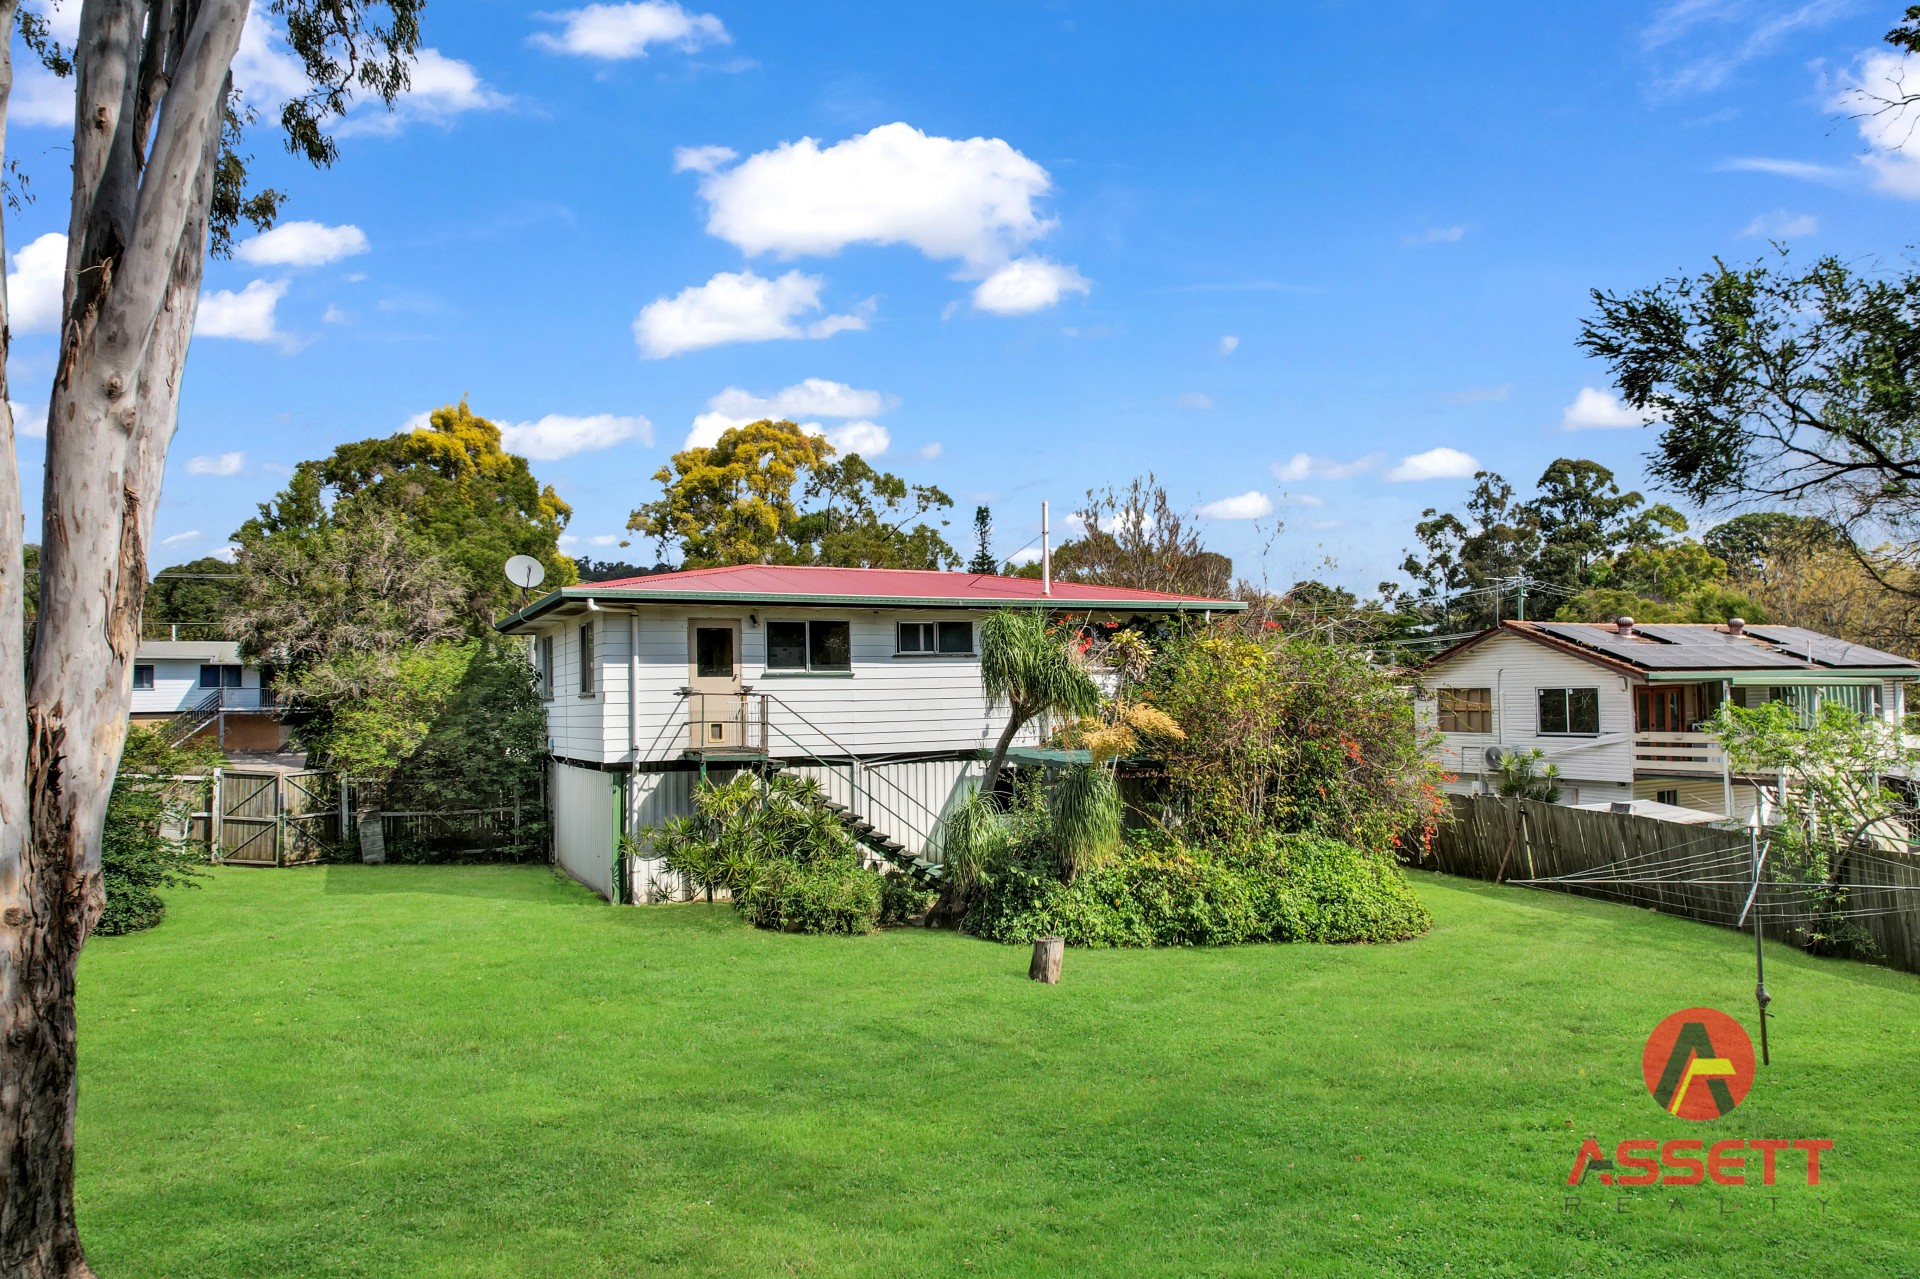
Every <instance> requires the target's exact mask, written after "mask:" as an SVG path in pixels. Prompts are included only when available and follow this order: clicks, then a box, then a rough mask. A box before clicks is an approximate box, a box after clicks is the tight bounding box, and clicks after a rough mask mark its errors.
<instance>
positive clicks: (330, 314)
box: [320, 302, 353, 324]
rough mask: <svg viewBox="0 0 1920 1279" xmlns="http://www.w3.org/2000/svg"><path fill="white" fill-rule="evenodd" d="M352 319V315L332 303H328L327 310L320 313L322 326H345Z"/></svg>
mask: <svg viewBox="0 0 1920 1279" xmlns="http://www.w3.org/2000/svg"><path fill="white" fill-rule="evenodd" d="M352 318H353V317H352V316H351V315H349V314H348V313H347V312H345V311H343V310H341V309H340V308H339V307H338V306H335V305H334V304H333V303H331V302H329V303H327V309H326V310H324V311H322V312H321V313H320V322H321V323H322V324H345V323H346V322H347V321H349V320H351V319H352Z"/></svg>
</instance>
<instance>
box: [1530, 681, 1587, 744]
mask: <svg viewBox="0 0 1920 1279" xmlns="http://www.w3.org/2000/svg"><path fill="white" fill-rule="evenodd" d="M1540 735H1541V736H1542V737H1598V736H1599V735H1600V690H1599V689H1597V688H1543V689H1541V690H1540Z"/></svg>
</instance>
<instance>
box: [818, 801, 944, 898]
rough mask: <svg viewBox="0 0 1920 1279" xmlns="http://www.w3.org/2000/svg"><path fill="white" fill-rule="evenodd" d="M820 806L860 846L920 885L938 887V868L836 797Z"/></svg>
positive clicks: (822, 802)
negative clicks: (830, 814) (831, 815)
mask: <svg viewBox="0 0 1920 1279" xmlns="http://www.w3.org/2000/svg"><path fill="white" fill-rule="evenodd" d="M820 803H821V807H823V808H825V809H826V810H827V811H828V812H829V813H832V814H833V816H834V819H835V820H836V821H838V822H839V823H840V825H841V826H843V827H845V828H846V831H847V833H848V834H849V835H852V836H853V838H854V840H855V841H856V842H857V843H859V845H860V846H861V847H862V848H865V849H866V850H867V851H868V852H870V853H873V854H874V855H875V856H877V857H879V858H881V859H882V860H884V861H885V862H886V863H887V864H888V865H890V866H893V867H896V868H898V869H899V870H900V872H901V873H902V874H904V875H906V876H907V878H909V879H911V880H913V881H914V882H915V883H916V884H919V885H920V886H921V887H922V888H938V887H939V886H940V867H939V866H937V865H935V864H934V863H932V862H930V861H927V860H926V859H924V858H922V857H920V856H919V855H917V854H915V853H912V852H910V851H908V849H907V846H906V845H905V844H903V843H901V842H900V841H899V840H897V839H895V838H894V837H893V836H891V835H889V834H887V833H886V832H885V831H883V830H881V829H880V828H879V827H877V826H875V825H874V824H873V823H872V822H870V821H868V820H867V819H866V818H864V817H861V816H859V815H858V814H857V813H854V812H853V811H852V810H850V809H849V808H848V807H847V806H846V805H845V804H842V803H841V802H840V801H838V800H834V799H823V800H822V801H820Z"/></svg>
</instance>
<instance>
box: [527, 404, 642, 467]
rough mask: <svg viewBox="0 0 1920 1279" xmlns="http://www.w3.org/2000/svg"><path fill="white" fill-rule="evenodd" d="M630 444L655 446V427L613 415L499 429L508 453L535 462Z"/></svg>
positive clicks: (555, 418)
mask: <svg viewBox="0 0 1920 1279" xmlns="http://www.w3.org/2000/svg"><path fill="white" fill-rule="evenodd" d="M628 440H639V441H640V442H641V443H642V444H651V443H653V424H652V423H651V422H649V421H647V419H645V418H643V417H620V416H618V415H616V414H613V413H595V414H592V415H591V416H588V417H565V416H563V415H561V414H558V413H549V414H547V415H546V416H545V417H543V418H541V419H540V420H539V421H537V422H506V423H502V424H501V426H500V443H501V445H502V446H503V447H505V448H506V450H507V451H508V452H509V453H518V454H520V456H522V457H528V458H532V459H533V460H534V461H536V462H552V461H557V460H558V459H560V458H563V457H572V456H573V455H574V454H575V453H591V452H594V451H595V450H598V449H610V448H612V447H613V446H614V445H616V444H625V443H626V442H627V441H628Z"/></svg>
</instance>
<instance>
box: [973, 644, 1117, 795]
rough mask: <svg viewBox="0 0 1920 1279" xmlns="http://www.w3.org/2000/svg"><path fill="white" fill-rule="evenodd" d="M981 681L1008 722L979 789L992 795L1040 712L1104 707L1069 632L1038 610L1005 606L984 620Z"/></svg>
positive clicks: (1069, 712) (1088, 712)
mask: <svg viewBox="0 0 1920 1279" xmlns="http://www.w3.org/2000/svg"><path fill="white" fill-rule="evenodd" d="M980 684H981V686H982V688H984V689H985V691H986V694H987V705H988V706H990V707H991V708H993V709H994V710H999V709H1000V708H1001V707H1005V708H1006V709H1007V726H1006V728H1004V729H1002V730H1001V733H1000V740H999V741H997V742H995V743H994V746H993V757H992V758H991V759H989V760H988V761H987V771H986V774H985V775H984V776H983V777H982V778H981V779H980V789H981V791H982V792H984V793H986V794H992V793H993V788H994V786H995V784H997V783H998V782H999V780H1000V771H1001V770H1002V769H1003V768H1005V767H1006V763H1007V751H1008V749H1009V748H1010V747H1012V745H1013V739H1014V737H1015V736H1017V735H1018V734H1019V732H1020V730H1021V729H1022V728H1025V727H1026V726H1027V724H1028V723H1030V722H1031V721H1032V720H1033V719H1034V718H1035V717H1036V716H1039V715H1044V714H1055V715H1070V716H1074V717H1076V718H1077V717H1080V716H1084V715H1091V714H1093V713H1094V712H1095V711H1097V710H1098V709H1099V708H1100V688H1099V686H1098V685H1096V684H1095V683H1094V682H1093V677H1092V676H1091V675H1089V674H1088V673H1087V668H1086V666H1085V664H1084V663H1083V662H1082V661H1081V660H1080V654H1079V653H1078V652H1077V651H1076V650H1075V649H1074V648H1073V645H1072V642H1071V639H1070V638H1069V636H1067V635H1065V634H1056V633H1054V632H1053V631H1052V630H1050V629H1049V628H1048V625H1047V616H1046V614H1044V613H1042V612H1039V611H1038V610H1027V609H1010V608H1008V609H1001V610H1000V611H999V612H996V613H994V614H992V615H991V616H989V617H988V618H987V620H986V621H985V622H983V623H981V625H980Z"/></svg>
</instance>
